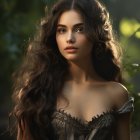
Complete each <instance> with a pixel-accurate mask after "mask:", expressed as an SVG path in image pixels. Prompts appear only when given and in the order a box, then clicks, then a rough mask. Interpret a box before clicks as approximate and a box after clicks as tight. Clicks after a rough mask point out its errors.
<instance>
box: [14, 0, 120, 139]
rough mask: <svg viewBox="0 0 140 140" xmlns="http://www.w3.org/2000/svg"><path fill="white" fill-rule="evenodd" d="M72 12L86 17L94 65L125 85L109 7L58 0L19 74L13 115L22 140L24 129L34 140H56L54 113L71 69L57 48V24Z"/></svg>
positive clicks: (92, 1) (94, 0) (103, 74)
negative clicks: (63, 16) (61, 18)
mask: <svg viewBox="0 0 140 140" xmlns="http://www.w3.org/2000/svg"><path fill="white" fill-rule="evenodd" d="M71 9H74V10H77V11H78V12H79V13H80V14H81V15H82V17H83V20H84V23H85V28H86V35H87V38H88V39H89V40H90V41H92V42H93V52H92V58H93V65H94V68H95V70H96V72H97V73H98V75H100V76H101V77H102V78H103V79H105V80H107V81H117V82H121V69H120V61H119V60H120V58H119V55H118V50H119V47H118V45H117V43H116V41H115V39H114V35H113V31H112V25H111V23H110V19H109V14H108V12H107V10H106V8H105V6H103V4H101V3H100V2H98V1H97V0H61V1H58V2H57V3H56V4H55V5H54V6H53V7H52V8H51V11H49V12H48V15H47V17H45V18H44V20H43V21H42V22H41V25H40V28H39V32H38V34H37V35H36V36H35V38H34V40H33V41H32V42H30V44H29V47H28V49H27V53H26V56H25V59H24V62H23V64H22V66H21V67H20V69H19V70H18V71H17V72H16V73H15V85H14V94H13V98H14V101H15V106H14V109H13V111H12V113H11V115H12V116H15V118H16V120H17V121H16V126H18V129H19V130H20V134H19V139H20V140H22V137H23V126H26V127H27V128H28V129H29V131H25V132H26V134H24V135H31V136H32V138H33V140H46V139H47V138H48V139H55V135H54V131H53V128H52V126H51V119H52V113H53V112H54V110H55V108H56V99H57V97H58V93H59V91H60V90H61V88H62V87H63V84H64V82H65V80H66V77H67V74H68V69H69V65H68V63H67V61H66V59H65V58H64V57H62V55H61V54H60V52H59V50H58V47H57V43H56V38H55V34H56V25H57V22H58V19H59V18H60V16H61V14H62V13H63V12H65V11H68V10H71ZM25 132H24V133H25Z"/></svg>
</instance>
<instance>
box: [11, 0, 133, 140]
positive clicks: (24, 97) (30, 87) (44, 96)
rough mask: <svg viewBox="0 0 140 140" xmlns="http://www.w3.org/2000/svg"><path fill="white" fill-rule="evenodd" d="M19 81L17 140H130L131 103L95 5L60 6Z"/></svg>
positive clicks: (67, 2)
mask: <svg viewBox="0 0 140 140" xmlns="http://www.w3.org/2000/svg"><path fill="white" fill-rule="evenodd" d="M16 77H17V78H16V79H17V80H16V84H15V91H14V99H15V102H16V104H15V107H14V110H13V112H12V115H14V116H15V117H16V120H17V123H16V125H17V140H47V139H48V140H57V139H59V140H112V139H114V140H130V124H129V121H130V115H131V112H132V110H133V98H132V97H128V91H127V89H126V88H125V87H124V86H123V85H122V84H121V83H122V76H121V68H120V56H119V49H118V46H117V43H116V42H115V39H114V36H113V31H112V26H111V23H110V20H109V14H108V12H107V10H106V8H105V7H104V6H103V5H102V4H101V3H100V2H98V1H97V0H61V1H59V2H57V3H56V4H55V5H54V6H53V8H52V10H51V12H50V13H49V14H48V16H47V17H46V18H45V19H44V21H43V22H42V24H41V30H40V32H39V33H38V34H37V37H36V38H35V39H34V41H32V42H31V43H30V45H29V48H28V50H27V55H26V57H25V61H24V63H23V65H22V67H21V69H20V70H19V72H18V74H17V75H16Z"/></svg>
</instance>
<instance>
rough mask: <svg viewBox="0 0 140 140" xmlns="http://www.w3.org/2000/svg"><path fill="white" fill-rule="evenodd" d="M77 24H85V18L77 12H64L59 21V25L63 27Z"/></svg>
mask: <svg viewBox="0 0 140 140" xmlns="http://www.w3.org/2000/svg"><path fill="white" fill-rule="evenodd" d="M77 23H83V18H82V16H81V15H80V13H78V12H77V11H75V10H69V11H66V12H63V13H62V14H61V16H60V18H59V20H58V24H63V25H74V24H77Z"/></svg>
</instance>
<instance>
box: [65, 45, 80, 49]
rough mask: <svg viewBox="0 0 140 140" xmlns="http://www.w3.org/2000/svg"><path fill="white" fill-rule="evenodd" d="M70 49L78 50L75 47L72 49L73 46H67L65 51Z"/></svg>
mask: <svg viewBox="0 0 140 140" xmlns="http://www.w3.org/2000/svg"><path fill="white" fill-rule="evenodd" d="M71 49H78V48H76V47H74V46H67V47H66V48H65V50H71Z"/></svg>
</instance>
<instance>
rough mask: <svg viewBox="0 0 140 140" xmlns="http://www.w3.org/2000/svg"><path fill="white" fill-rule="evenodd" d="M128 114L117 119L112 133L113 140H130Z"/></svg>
mask: <svg viewBox="0 0 140 140" xmlns="http://www.w3.org/2000/svg"><path fill="white" fill-rule="evenodd" d="M130 116H131V115H130V113H126V114H122V115H120V116H119V117H118V119H117V122H116V127H115V131H114V140H130Z"/></svg>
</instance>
